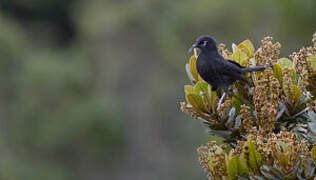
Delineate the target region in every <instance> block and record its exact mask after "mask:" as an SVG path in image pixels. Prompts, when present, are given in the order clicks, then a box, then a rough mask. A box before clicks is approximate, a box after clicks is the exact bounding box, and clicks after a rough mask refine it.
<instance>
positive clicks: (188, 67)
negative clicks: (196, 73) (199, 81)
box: [185, 64, 196, 83]
mask: <svg viewBox="0 0 316 180" xmlns="http://www.w3.org/2000/svg"><path fill="white" fill-rule="evenodd" d="M185 71H186V73H187V75H188V78H189V79H190V81H191V82H192V83H195V82H196V79H194V78H193V75H192V73H191V70H190V64H186V65H185Z"/></svg>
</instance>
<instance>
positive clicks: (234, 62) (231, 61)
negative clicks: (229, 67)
mask: <svg viewBox="0 0 316 180" xmlns="http://www.w3.org/2000/svg"><path fill="white" fill-rule="evenodd" d="M226 60H227V61H228V62H230V63H232V64H235V65H237V66H238V67H240V68H245V67H244V66H242V65H240V64H239V63H238V62H236V61H233V60H230V59H226Z"/></svg>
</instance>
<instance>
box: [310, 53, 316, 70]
mask: <svg viewBox="0 0 316 180" xmlns="http://www.w3.org/2000/svg"><path fill="white" fill-rule="evenodd" d="M309 60H310V61H311V62H312V68H313V69H314V70H315V71H316V56H309Z"/></svg>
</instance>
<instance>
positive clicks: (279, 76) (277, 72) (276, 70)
mask: <svg viewBox="0 0 316 180" xmlns="http://www.w3.org/2000/svg"><path fill="white" fill-rule="evenodd" d="M273 75H274V77H275V78H276V79H277V80H278V81H279V83H280V84H282V82H283V74H282V68H281V67H280V65H279V64H273Z"/></svg>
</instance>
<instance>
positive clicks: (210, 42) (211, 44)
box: [189, 35, 217, 52]
mask: <svg viewBox="0 0 316 180" xmlns="http://www.w3.org/2000/svg"><path fill="white" fill-rule="evenodd" d="M194 48H199V49H200V50H201V51H217V45H216V41H215V39H214V38H212V37H211V36H208V35H203V36H200V37H199V38H197V39H196V42H195V43H194V44H193V45H192V46H191V48H190V49H189V52H191V51H192V50H193V49H194Z"/></svg>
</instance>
